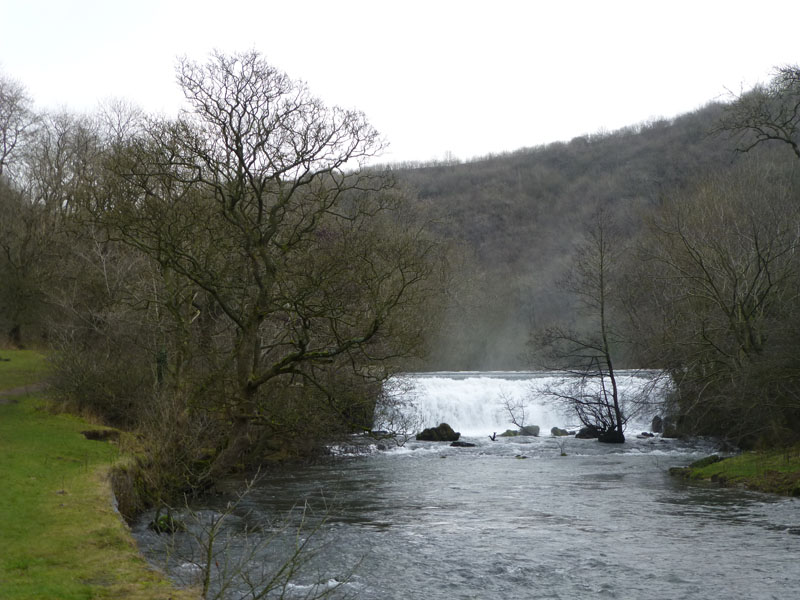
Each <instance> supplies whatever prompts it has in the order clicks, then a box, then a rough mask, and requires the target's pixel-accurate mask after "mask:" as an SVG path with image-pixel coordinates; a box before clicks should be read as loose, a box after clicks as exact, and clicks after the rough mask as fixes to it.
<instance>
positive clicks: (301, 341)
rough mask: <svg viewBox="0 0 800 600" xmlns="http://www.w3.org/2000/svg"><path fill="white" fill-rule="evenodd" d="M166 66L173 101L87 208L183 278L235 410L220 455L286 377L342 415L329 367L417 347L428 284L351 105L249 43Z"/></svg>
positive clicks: (339, 391) (264, 410) (244, 439)
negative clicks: (372, 165)
mask: <svg viewBox="0 0 800 600" xmlns="http://www.w3.org/2000/svg"><path fill="white" fill-rule="evenodd" d="M178 82H179V83H180V85H181V88H182V89H183V92H184V94H185V96H186V100H187V105H188V108H187V110H186V111H185V112H184V113H183V114H182V115H181V117H180V118H178V119H177V120H174V121H164V120H151V121H149V122H148V123H147V124H146V125H145V127H144V133H143V134H142V135H138V136H135V137H134V138H133V139H131V140H130V143H128V144H125V145H120V147H119V151H118V152H116V154H115V155H114V158H113V160H112V168H113V170H114V171H115V172H116V173H117V174H118V176H119V178H118V183H117V187H116V188H115V189H114V190H113V193H110V194H109V195H108V196H107V198H106V200H105V201H104V202H101V201H98V203H97V204H96V205H95V206H94V207H93V208H94V210H95V213H96V214H97V216H98V217H99V218H100V219H101V220H102V221H103V222H104V223H105V224H106V225H108V226H109V228H110V229H109V230H110V231H111V233H112V235H115V236H119V237H120V239H122V240H124V241H125V242H126V243H128V244H131V245H133V246H135V247H136V248H138V249H140V250H141V251H143V252H145V253H146V254H147V255H148V256H150V257H152V258H153V259H154V260H156V261H157V263H158V264H160V265H161V266H162V268H163V269H164V270H165V271H168V272H171V273H174V274H175V275H177V276H179V277H181V278H184V279H185V280H186V281H188V282H191V284H192V286H194V292H193V293H192V294H191V295H190V297H189V298H188V304H187V306H189V307H190V308H191V311H190V312H191V314H190V321H191V323H192V326H193V327H194V328H196V329H202V330H203V331H202V332H201V333H202V334H203V335H201V336H200V338H199V339H200V340H201V341H202V340H205V342H204V344H199V346H205V349H204V352H205V354H204V360H206V361H207V363H208V364H209V365H213V368H212V369H211V371H210V372H212V373H213V376H214V377H215V378H217V380H218V382H219V380H224V382H225V383H226V385H224V386H223V389H226V390H227V391H226V392H225V393H222V394H220V395H219V397H218V399H217V408H218V409H219V410H222V411H223V412H224V414H225V415H226V418H227V419H229V420H230V422H231V423H233V427H232V434H231V440H230V443H229V444H228V447H227V449H226V451H225V452H224V453H223V455H224V459H223V460H221V461H220V464H221V465H223V467H225V466H227V465H228V464H229V462H230V460H236V459H237V457H238V456H239V455H240V454H241V453H242V451H243V450H244V449H245V447H246V446H247V445H248V444H249V443H250V440H251V438H252V436H253V435H254V434H253V431H254V428H259V427H263V426H265V425H268V424H269V421H270V420H271V419H272V417H273V416H274V413H272V412H271V407H274V406H275V405H276V404H279V403H285V402H286V401H287V398H292V397H295V396H296V394H297V393H298V389H303V390H306V393H309V394H312V395H314V396H315V397H318V398H322V400H323V401H324V402H325V403H327V405H328V406H329V407H331V408H332V409H333V410H335V411H336V412H337V413H338V414H340V415H341V416H342V417H344V418H350V417H352V414H350V413H351V412H352V410H353V406H352V404H353V403H352V402H351V403H348V402H344V401H342V397H343V396H347V395H348V394H350V393H351V392H350V391H343V390H347V389H348V387H350V386H349V385H348V384H342V382H343V381H344V380H345V379H348V378H349V381H350V383H351V384H353V385H355V381H380V379H382V378H383V377H385V376H386V374H387V373H388V372H389V370H390V369H389V368H388V367H381V365H382V364H383V365H388V364H390V363H391V361H393V360H394V359H397V358H398V357H401V356H407V355H408V354H410V353H413V352H415V351H416V350H417V349H418V348H419V345H420V343H421V340H422V335H421V333H422V332H421V328H422V327H423V326H424V323H423V322H422V320H420V321H419V322H414V321H412V320H410V319H408V318H407V317H406V315H407V314H408V313H409V311H419V310H420V309H421V308H422V307H423V306H424V302H425V298H426V294H427V293H428V292H429V291H430V289H431V284H430V275H431V269H432V264H433V262H432V260H431V259H432V258H433V252H434V245H433V244H432V243H430V242H429V241H427V240H426V238H425V235H424V234H423V232H422V230H421V228H419V227H418V226H416V225H415V224H413V223H412V222H411V221H410V220H408V219H407V218H406V215H405V214H404V213H403V211H402V207H403V202H404V196H403V194H402V193H400V192H399V191H398V190H396V189H394V182H393V181H392V180H391V179H390V178H389V177H388V176H386V175H385V174H381V173H378V172H373V171H370V170H368V169H363V168H361V167H362V165H361V163H362V162H363V161H364V160H365V159H368V158H370V157H371V156H373V155H374V154H375V153H376V152H378V151H380V149H381V147H382V141H381V139H380V137H379V135H378V133H377V132H376V131H375V130H374V129H373V128H372V127H371V126H370V125H369V124H368V122H367V121H366V119H365V118H364V115H363V114H361V113H359V112H356V111H348V110H342V109H338V108H328V107H326V106H325V105H324V104H323V103H322V102H320V101H319V100H318V99H316V98H315V97H313V96H312V95H311V94H310V93H309V91H308V89H307V87H306V86H305V85H304V84H303V83H301V82H298V81H295V80H292V79H290V78H289V77H287V76H286V75H285V74H283V73H281V72H280V71H278V70H277V69H275V68H273V67H272V66H270V65H269V64H268V63H267V62H266V61H265V60H264V59H263V58H262V57H261V56H260V55H258V54H257V53H255V52H250V53H245V54H237V55H234V56H227V55H223V54H219V53H217V54H214V55H213V56H212V57H211V59H210V60H209V61H208V62H206V63H204V64H198V63H195V62H192V61H189V60H183V61H181V62H180V64H179V67H178ZM345 373H350V375H348V376H345ZM218 382H217V383H218ZM267 384H270V385H267ZM277 388H280V389H281V392H280V393H276V391H275V390H276V389H277ZM356 412H358V411H356ZM359 418H361V419H362V420H363V419H364V415H363V414H361V415H360V416H359Z"/></svg>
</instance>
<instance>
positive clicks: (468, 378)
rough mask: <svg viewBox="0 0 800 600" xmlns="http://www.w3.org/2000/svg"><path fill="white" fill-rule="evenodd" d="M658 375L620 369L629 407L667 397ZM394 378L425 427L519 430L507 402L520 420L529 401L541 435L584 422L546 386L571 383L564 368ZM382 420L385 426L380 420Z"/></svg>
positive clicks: (638, 424)
mask: <svg viewBox="0 0 800 600" xmlns="http://www.w3.org/2000/svg"><path fill="white" fill-rule="evenodd" d="M654 377H655V373H652V372H642V371H635V372H634V371H625V372H622V373H620V374H619V375H618V377H617V383H618V386H619V389H620V397H621V399H622V403H623V405H624V406H625V407H627V409H628V410H629V411H633V410H639V409H638V408H637V407H636V405H635V403H636V402H641V401H644V402H645V403H646V404H647V405H650V406H652V405H653V404H658V402H659V401H660V400H661V399H662V396H663V394H664V386H663V385H656V384H654ZM573 381H574V380H573ZM393 383H394V384H395V385H397V386H398V388H399V389H401V390H402V392H401V394H402V395H403V397H404V403H405V404H406V405H407V408H406V410H408V411H414V412H415V413H416V415H417V417H418V421H419V422H420V423H419V425H420V426H421V427H422V428H424V427H435V426H436V425H438V424H439V423H448V424H449V425H450V426H451V427H452V428H453V429H454V430H456V431H459V432H461V435H463V436H465V437H478V436H484V435H491V434H492V433H494V432H497V433H502V432H503V431H505V430H506V429H514V430H516V429H517V426H516V425H514V423H513V422H512V419H511V416H510V414H509V410H508V408H507V406H511V407H513V408H515V413H516V414H517V416H518V420H519V413H520V407H521V406H524V410H525V418H524V424H525V425H538V426H539V428H540V430H541V435H549V433H550V429H551V428H553V427H560V428H563V429H574V428H578V427H580V423H579V422H578V420H577V419H576V417H575V414H574V413H570V411H569V410H565V409H564V408H563V406H562V405H560V404H559V403H558V402H557V401H556V399H555V398H554V397H553V396H552V395H551V394H547V392H546V390H548V389H554V388H560V389H565V388H566V386H568V385H569V381H568V380H566V379H565V377H564V376H563V375H562V374H560V373H545V372H438V373H411V374H407V375H404V376H402V377H398V378H397V379H396V380H395V381H394V382H393ZM656 412H657V411H656V410H654V409H653V408H649V409H644V410H643V411H641V410H639V413H637V414H636V415H634V417H633V418H632V419H631V421H629V423H628V429H629V430H630V431H635V432H638V431H642V430H649V428H650V420H651V419H652V416H653V414H655V413H656ZM376 425H377V427H376V428H380V424H376Z"/></svg>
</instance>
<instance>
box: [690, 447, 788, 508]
mask: <svg viewBox="0 0 800 600" xmlns="http://www.w3.org/2000/svg"><path fill="white" fill-rule="evenodd" d="M698 462H700V461H698ZM707 462H708V461H707ZM678 471H679V474H681V475H683V476H684V477H686V478H688V479H696V480H709V481H714V482H716V483H719V484H721V485H726V486H739V487H744V488H747V489H751V490H756V491H761V492H769V493H773V494H782V495H785V496H800V446H794V447H791V448H783V449H780V450H769V451H759V452H746V453H743V454H739V455H737V456H733V457H731V458H726V459H724V460H720V461H718V462H712V463H711V464H704V465H703V464H701V465H698V464H694V465H690V466H689V467H687V468H686V470H678Z"/></svg>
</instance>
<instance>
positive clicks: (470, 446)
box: [450, 442, 475, 448]
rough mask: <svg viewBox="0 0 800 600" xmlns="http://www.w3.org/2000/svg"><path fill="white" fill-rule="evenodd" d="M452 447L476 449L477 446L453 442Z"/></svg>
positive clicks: (469, 443) (470, 443)
mask: <svg viewBox="0 0 800 600" xmlns="http://www.w3.org/2000/svg"><path fill="white" fill-rule="evenodd" d="M450 445H451V446H454V447H456V448H474V447H475V444H473V443H472V442H452V443H451V444H450Z"/></svg>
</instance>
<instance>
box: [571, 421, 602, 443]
mask: <svg viewBox="0 0 800 600" xmlns="http://www.w3.org/2000/svg"><path fill="white" fill-rule="evenodd" d="M601 433H602V432H601V431H600V430H599V429H598V428H597V427H595V426H594V425H587V426H586V427H581V430H580V431H579V432H578V433H576V434H575V437H576V438H578V439H580V440H594V439H597V438H599V437H600V434H601Z"/></svg>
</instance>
